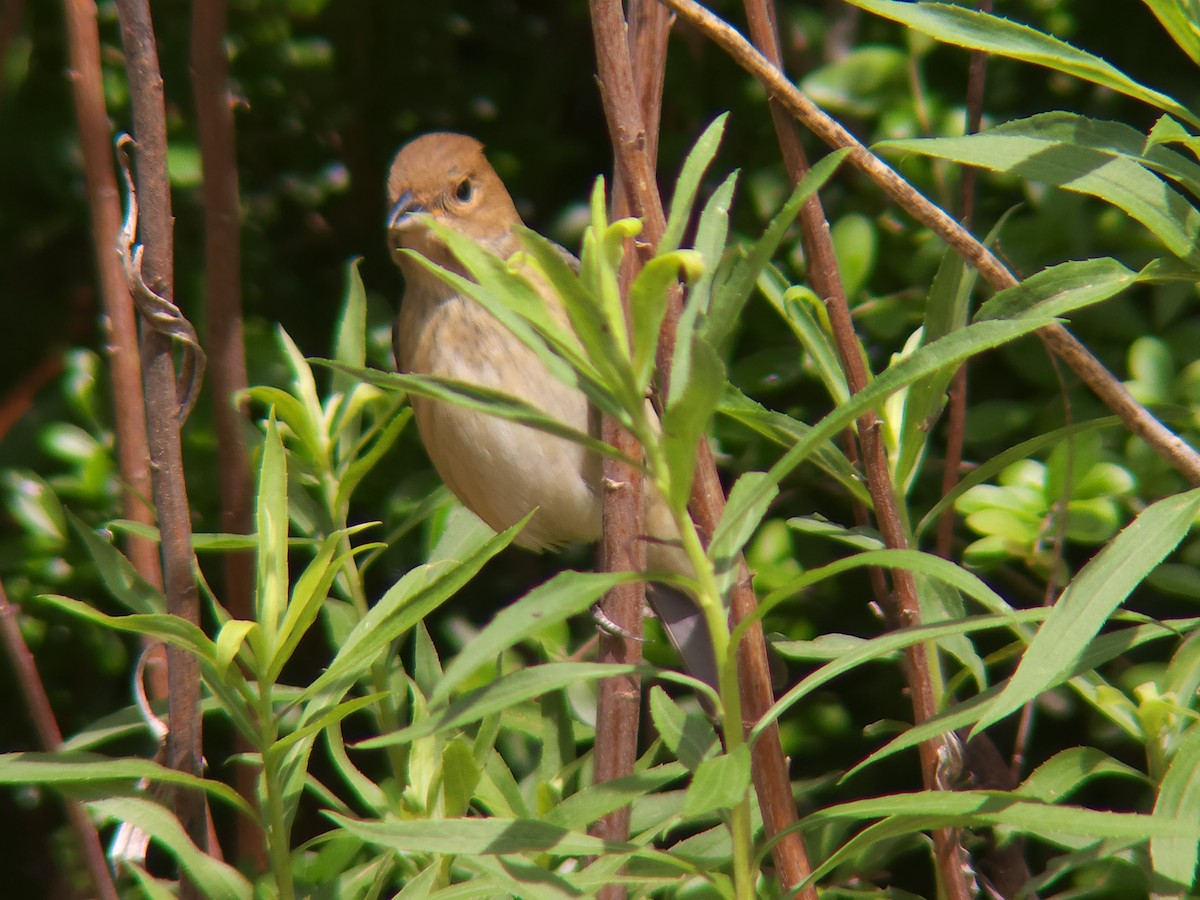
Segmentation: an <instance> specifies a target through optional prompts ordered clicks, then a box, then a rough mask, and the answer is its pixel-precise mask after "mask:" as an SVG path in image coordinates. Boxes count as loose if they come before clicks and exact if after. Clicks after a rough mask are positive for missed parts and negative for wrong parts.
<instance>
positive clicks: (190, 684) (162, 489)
mask: <svg viewBox="0 0 1200 900" xmlns="http://www.w3.org/2000/svg"><path fill="white" fill-rule="evenodd" d="M117 11H118V14H119V16H120V21H121V42H122V45H123V47H124V49H125V67H126V71H127V73H128V76H129V84H130V96H131V98H132V103H133V119H134V128H133V131H134V137H135V139H136V142H137V151H138V152H137V196H138V199H139V201H140V208H141V221H140V233H139V237H140V240H141V244H142V246H143V248H144V252H143V255H142V259H141V263H142V270H141V273H140V274H141V278H142V280H143V281H144V282H145V284H146V285H147V286H148V287H149V289H150V290H151V291H153V292H154V294H156V295H157V296H158V297H159V298H160V299H161V300H162V301H163V302H164V303H166V304H170V303H171V302H172V299H173V295H174V271H173V250H174V247H173V242H174V237H173V234H172V227H173V220H172V217H171V193H170V185H169V182H168V179H167V128H166V120H165V117H164V105H163V82H162V76H161V74H160V73H159V67H158V52H157V48H156V43H155V39H154V28H153V24H152V22H151V19H150V9H149V5H148V3H147V0H118V2H117ZM127 252H128V251H127ZM171 348H172V345H171V339H170V338H169V337H168V336H167V335H165V334H163V333H161V332H159V331H157V330H155V329H154V328H153V327H150V325H149V324H148V323H147V322H146V321H145V320H143V327H142V340H141V356H142V373H143V379H144V389H145V395H146V426H147V433H148V437H149V449H150V461H151V465H152V471H153V475H154V479H153V480H154V503H155V506H156V508H157V510H158V525H159V532H160V535H161V543H162V564H163V585H164V590H165V593H166V597H167V611H168V612H170V613H171V614H172V615H175V616H178V617H180V618H181V619H184V620H186V621H188V622H191V623H193V624H195V625H197V626H198V625H199V622H200V602H199V594H198V591H197V588H196V581H195V577H194V575H193V572H192V530H191V521H190V517H189V511H188V500H187V486H186V483H185V481H184V473H183V459H182V454H181V451H180V439H179V426H180V421H179V411H180V406H179V401H178V399H177V397H176V391H175V363H174V359H173V357H172V352H171ZM167 682H168V692H167V698H168V709H169V710H170V728H171V730H170V733H169V734H168V736H167V764H168V765H169V766H171V767H172V768H174V769H177V770H179V771H182V772H187V773H189V774H192V775H199V774H200V771H201V725H200V711H199V701H200V672H199V666H198V663H197V660H196V659H195V657H193V656H192V655H191V654H189V653H187V652H186V651H183V650H180V649H178V648H175V647H170V648H168V650H167ZM174 805H175V814H176V816H177V817H178V818H179V821H180V823H181V824H182V825H183V827H184V829H185V831H186V832H187V834H188V836H189V837H190V838H191V839H192V841H193V842H194V843H195V844H196V846H198V847H201V848H203V847H205V846H207V844H208V835H207V828H206V820H205V809H206V807H205V803H204V797H203V795H202V794H201V793H200V792H199V791H196V790H195V789H177V790H176V791H174ZM181 892H182V895H183V896H198V892H197V890H196V887H195V885H194V884H192V883H191V881H190V880H189V879H187V878H186V877H185V878H184V879H183V881H182V887H181Z"/></svg>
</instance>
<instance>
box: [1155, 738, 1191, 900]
mask: <svg viewBox="0 0 1200 900" xmlns="http://www.w3.org/2000/svg"><path fill="white" fill-rule="evenodd" d="M1154 814H1155V815H1156V816H1164V817H1170V818H1172V819H1176V820H1178V821H1180V822H1182V823H1193V822H1197V821H1200V727H1196V726H1192V727H1191V728H1190V729H1188V731H1187V733H1186V734H1184V736H1183V740H1182V741H1180V743H1179V746H1177V747H1176V748H1175V753H1174V755H1173V756H1172V757H1171V764H1170V765H1169V766H1168V767H1167V771H1166V773H1165V774H1164V775H1163V778H1162V783H1161V784H1160V785H1159V789H1158V799H1157V800H1156V801H1155V803H1154ZM1198 846H1200V840H1198V839H1197V837H1195V836H1192V837H1173V836H1172V837H1156V838H1153V839H1151V841H1150V859H1151V861H1152V862H1153V863H1154V874H1155V876H1156V878H1162V879H1165V880H1166V882H1167V884H1166V885H1159V886H1157V887H1156V893H1158V892H1163V893H1170V894H1175V893H1182V892H1184V891H1186V890H1187V889H1188V888H1189V887H1191V886H1192V885H1193V883H1194V879H1195V876H1196V849H1197V847H1198Z"/></svg>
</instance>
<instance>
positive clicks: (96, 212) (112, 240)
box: [63, 0, 167, 698]
mask: <svg viewBox="0 0 1200 900" xmlns="http://www.w3.org/2000/svg"><path fill="white" fill-rule="evenodd" d="M63 11H64V13H65V17H66V23H67V47H68V53H69V56H70V62H71V86H72V89H73V91H74V95H75V115H76V118H77V119H78V120H79V144H80V149H81V151H82V156H83V170H84V178H85V182H86V184H87V193H88V204H89V207H90V210H91V218H92V249H93V252H94V253H95V256H96V269H97V272H98V274H99V283H100V295H101V298H102V300H103V303H104V321H105V325H106V327H107V335H106V338H107V341H106V350H107V353H108V362H109V373H110V376H111V381H112V392H113V419H114V426H115V428H116V434H117V460H118V464H119V465H120V469H121V479H122V481H123V482H124V486H125V492H124V495H123V511H124V515H125V518H127V519H131V520H133V521H135V522H140V523H142V524H144V525H153V524H154V512H153V510H152V508H151V506H150V497H151V490H152V488H151V483H150V455H149V449H148V447H147V443H146V412H145V406H144V404H143V401H142V365H141V361H140V360H139V358H138V354H137V325H136V323H135V320H134V314H133V306H132V305H131V304H130V302H129V301H130V298H129V287H128V285H126V283H125V275H124V273H123V272H122V270H121V261H120V258H119V257H118V256H117V254H116V250H115V248H116V246H117V235H118V234H119V233H120V230H121V205H120V197H119V195H118V193H117V183H116V179H115V178H114V177H113V157H112V129H111V127H110V125H109V121H108V111H107V110H106V109H105V104H104V88H103V84H102V73H101V68H100V36H99V33H98V31H97V27H96V4H95V3H94V2H93V0H64V3H63ZM125 552H126V553H127V554H128V556H129V559H130V561H131V562H132V563H133V565H134V567H135V568H136V569H137V571H138V574H140V575H141V576H142V577H143V578H145V579H146V580H147V581H149V582H150V583H151V584H153V585H155V586H157V587H160V588H161V587H162V570H161V568H160V567H159V560H158V548H157V547H156V546H155V545H154V542H153V541H152V540H150V539H148V538H142V537H137V536H135V535H128V536H127V537H126V538H125ZM148 673H149V674H148V677H147V681H148V688H149V691H150V693H151V694H152V695H153V696H154V697H159V698H161V697H165V696H166V694H167V683H166V673H165V671H164V670H163V667H162V666H161V665H156V666H152V667H150V669H149V670H148Z"/></svg>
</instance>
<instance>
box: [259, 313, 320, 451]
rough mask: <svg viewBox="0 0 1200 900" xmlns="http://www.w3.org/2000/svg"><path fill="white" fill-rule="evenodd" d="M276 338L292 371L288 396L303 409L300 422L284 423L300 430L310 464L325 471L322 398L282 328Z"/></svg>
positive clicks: (304, 361) (310, 371)
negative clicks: (308, 454) (309, 453)
mask: <svg viewBox="0 0 1200 900" xmlns="http://www.w3.org/2000/svg"><path fill="white" fill-rule="evenodd" d="M278 336H279V343H280V344H281V345H282V346H283V355H284V358H285V359H286V360H287V363H288V365H289V367H290V368H291V370H292V394H291V396H294V397H295V399H296V400H298V401H299V404H300V409H301V410H302V412H301V414H300V417H299V421H296V422H292V421H290V420H288V421H287V424H288V425H290V426H292V427H293V428H296V429H299V430H300V431H299V433H300V434H301V435H302V437H303V438H304V440H305V444H306V445H307V446H308V447H309V449H310V452H311V453H312V454H313V456H312V464H313V465H314V466H315V467H316V468H319V469H322V470H324V469H328V468H329V438H328V435H327V434H326V432H325V410H324V408H323V407H322V406H321V398H320V397H319V396H318V395H317V382H316V381H315V380H314V379H313V374H312V369H311V368H310V367H309V365H308V361H307V360H305V358H304V354H302V353H301V352H300V348H299V347H297V346H296V344H295V342H293V341H292V339H291V337H290V336H289V335H288V333H287V332H286V331H284V330H283V328H282V327H280V328H279V329H278ZM256 390H257V389H256ZM281 415H282V414H281Z"/></svg>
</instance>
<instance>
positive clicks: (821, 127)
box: [660, 0, 1200, 484]
mask: <svg viewBox="0 0 1200 900" xmlns="http://www.w3.org/2000/svg"><path fill="white" fill-rule="evenodd" d="M660 2H662V3H665V4H666V5H667V6H669V7H670V8H671V9H673V10H675V11H676V12H677V13H679V14H680V15H681V16H683V17H684V18H685V19H687V20H688V21H689V22H690V23H691V24H693V25H694V26H696V27H697V28H699V29H700V30H701V31H703V32H704V33H705V34H706V35H708V37H709V38H710V39H711V40H712V41H713V42H714V43H716V44H717V45H718V46H720V47H721V48H722V49H723V50H725V52H727V53H728V54H729V55H730V56H731V57H732V58H733V60H734V62H736V63H737V64H738V65H739V66H741V67H742V68H743V69H745V70H746V71H747V72H749V73H750V74H751V75H752V76H753V77H754V78H755V79H756V80H757V81H759V82H760V83H761V84H762V85H763V87H765V88H766V90H767V92H768V94H769V95H770V96H772V97H773V98H774V99H775V100H777V101H778V102H779V103H780V104H781V105H782V106H783V107H784V109H786V110H787V111H788V112H789V113H790V114H791V115H792V116H794V117H795V118H796V119H798V120H799V121H800V122H801V123H802V124H803V125H804V126H805V127H806V128H808V129H809V130H810V131H812V132H813V133H814V134H816V135H817V137H819V138H820V139H821V140H822V141H824V142H825V143H826V144H828V145H829V146H830V147H834V148H840V147H847V148H849V149H850V154H849V155H848V157H847V160H848V161H849V162H850V163H851V164H852V165H854V166H855V167H856V168H858V169H859V170H860V171H862V172H863V174H865V175H866V176H867V177H868V178H870V179H871V180H872V181H874V182H875V184H876V185H877V186H878V187H879V188H880V189H881V190H883V192H884V193H885V194H887V195H888V196H889V197H891V198H892V199H893V200H895V201H896V203H897V204H899V205H900V206H901V207H902V208H903V209H905V210H906V211H907V212H908V213H909V215H911V216H912V217H913V218H915V219H916V220H917V221H918V222H920V223H921V224H922V225H925V226H926V227H928V228H929V229H930V230H932V231H933V232H934V233H935V234H937V235H938V236H939V237H940V238H942V240H944V241H946V243H947V244H949V245H950V246H951V247H952V248H954V251H955V252H956V253H958V254H959V255H960V256H962V258H963V259H964V260H966V261H967V262H968V263H969V264H971V265H972V266H974V267H975V268H976V269H977V270H978V271H979V273H980V274H981V275H982V276H983V277H984V278H985V279H986V280H987V281H988V283H989V284H991V285H992V286H993V287H995V288H997V289H1004V288H1009V287H1014V286H1016V284H1017V280H1016V278H1014V277H1013V275H1012V273H1011V272H1009V271H1008V269H1007V268H1006V267H1005V266H1004V264H1003V263H1002V262H1001V261H1000V260H999V259H997V258H996V256H995V255H994V254H993V253H992V252H991V251H990V250H988V249H987V247H985V246H983V245H982V244H981V243H980V242H979V241H977V240H976V239H975V238H974V237H973V236H972V235H971V234H970V233H969V232H968V231H967V230H966V229H964V228H963V227H962V226H960V225H959V224H958V223H957V222H955V221H954V219H953V218H951V217H950V216H949V215H947V214H946V212H945V211H944V210H942V209H941V208H940V207H938V206H937V205H936V204H934V203H931V202H930V201H929V200H927V199H926V198H925V197H924V196H922V195H921V193H920V192H919V191H917V190H916V189H915V188H914V187H913V186H912V185H911V184H909V183H908V182H907V181H905V180H904V179H903V178H901V177H900V176H899V175H898V174H897V173H896V172H895V171H894V170H893V169H892V168H890V167H889V166H888V165H887V164H886V163H884V162H883V161H882V160H881V159H879V158H878V157H877V156H875V155H874V154H872V153H871V152H870V151H869V150H868V149H867V148H866V147H864V146H863V145H862V144H861V143H860V142H859V141H858V139H857V138H855V137H854V136H853V135H852V134H850V132H849V131H847V130H846V129H845V128H844V127H843V126H842V125H841V124H839V123H838V122H837V121H835V120H834V119H832V118H830V117H829V116H828V115H826V114H825V113H824V112H823V111H822V110H821V109H820V108H818V107H817V106H816V104H814V103H813V102H812V101H811V100H809V99H808V97H806V96H805V95H804V94H803V93H802V92H801V91H800V90H799V89H797V88H796V86H795V85H794V84H792V83H791V82H790V81H788V79H787V76H785V75H784V74H783V73H782V72H780V71H779V67H778V66H775V65H773V64H772V63H771V62H770V60H768V59H767V58H766V57H764V56H763V55H762V54H761V53H759V52H758V51H757V50H755V49H754V47H753V46H751V45H750V43H749V42H748V41H746V39H745V38H744V37H742V36H741V35H740V34H738V32H737V30H736V29H734V28H733V27H732V26H730V25H729V24H728V23H727V22H725V21H723V20H722V19H720V18H718V17H717V16H715V15H713V14H712V13H711V12H709V11H708V10H707V9H705V8H704V7H703V6H700V5H699V4H697V3H695V2H693V0H660ZM1037 334H1038V336H1039V337H1040V338H1041V339H1042V341H1043V342H1044V343H1045V344H1046V345H1047V346H1048V347H1049V348H1050V349H1051V350H1052V351H1053V352H1054V354H1055V355H1056V356H1058V358H1059V359H1061V360H1062V361H1063V362H1065V363H1066V364H1067V365H1068V366H1069V367H1070V368H1071V369H1072V370H1073V371H1074V372H1075V374H1076V375H1077V376H1079V378H1080V380H1082V381H1083V382H1084V383H1085V384H1086V385H1087V386H1088V387H1089V388H1090V389H1091V390H1092V392H1093V393H1095V394H1096V396H1097V397H1099V398H1100V400H1101V401H1102V402H1103V403H1104V404H1105V405H1106V406H1107V407H1108V408H1109V409H1111V410H1112V411H1113V412H1114V413H1115V414H1116V415H1117V416H1118V417H1119V418H1120V419H1121V421H1122V422H1124V423H1125V426H1126V427H1127V428H1128V429H1129V430H1130V431H1132V432H1133V433H1134V434H1136V435H1137V436H1138V437H1140V438H1141V439H1142V440H1144V441H1145V442H1146V443H1147V444H1149V445H1150V446H1151V448H1153V450H1154V452H1155V453H1157V454H1158V455H1159V456H1160V457H1161V458H1162V459H1163V460H1164V461H1165V462H1166V463H1167V464H1168V465H1169V466H1171V467H1172V468H1174V469H1176V470H1177V471H1179V472H1180V473H1182V474H1183V475H1184V476H1185V477H1186V478H1187V479H1188V480H1189V481H1191V482H1192V483H1194V484H1200V453H1197V452H1196V451H1195V450H1194V449H1193V448H1192V447H1190V446H1189V445H1188V444H1187V443H1186V442H1185V441H1183V440H1181V439H1180V438H1179V436H1178V435H1176V434H1174V433H1173V432H1172V431H1171V430H1170V429H1169V428H1167V427H1166V426H1165V425H1163V424H1162V422H1160V421H1158V419H1156V418H1155V417H1154V416H1153V415H1151V414H1150V412H1149V411H1148V410H1147V409H1146V408H1145V407H1144V406H1142V405H1141V404H1140V403H1138V402H1137V401H1136V400H1134V399H1133V397H1132V396H1131V395H1130V393H1129V391H1128V390H1126V388H1125V386H1124V385H1123V384H1122V383H1121V382H1120V381H1119V380H1117V378H1116V377H1115V376H1114V375H1113V374H1112V373H1111V372H1109V371H1108V370H1107V369H1106V368H1105V367H1104V366H1103V364H1102V363H1100V361H1099V360H1097V359H1096V357H1094V356H1093V355H1092V354H1091V353H1090V352H1089V351H1088V349H1087V348H1086V347H1084V346H1083V345H1082V344H1080V343H1079V341H1078V340H1076V339H1075V338H1074V337H1073V336H1072V335H1071V333H1070V332H1068V331H1067V330H1066V329H1065V328H1063V327H1062V326H1061V325H1057V324H1055V325H1048V326H1046V327H1045V328H1042V329H1041V330H1039V331H1038V332H1037Z"/></svg>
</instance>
